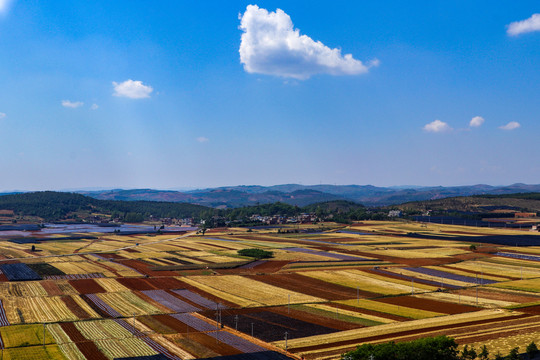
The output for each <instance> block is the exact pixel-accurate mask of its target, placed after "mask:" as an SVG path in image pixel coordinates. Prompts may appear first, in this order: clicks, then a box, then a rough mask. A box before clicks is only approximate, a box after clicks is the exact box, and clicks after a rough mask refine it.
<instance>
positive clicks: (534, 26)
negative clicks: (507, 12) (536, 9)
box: [506, 14, 540, 36]
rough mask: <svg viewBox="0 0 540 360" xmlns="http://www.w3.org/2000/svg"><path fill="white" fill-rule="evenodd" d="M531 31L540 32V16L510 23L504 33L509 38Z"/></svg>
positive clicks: (534, 15) (535, 15)
mask: <svg viewBox="0 0 540 360" xmlns="http://www.w3.org/2000/svg"><path fill="white" fill-rule="evenodd" d="M533 31H540V14H533V15H532V16H531V17H530V18H528V19H525V20H521V21H514V22H512V23H510V24H509V25H508V28H507V30H506V33H507V34H508V35H510V36H517V35H520V34H525V33H529V32H533Z"/></svg>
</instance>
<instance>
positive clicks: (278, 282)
mask: <svg viewBox="0 0 540 360" xmlns="http://www.w3.org/2000/svg"><path fill="white" fill-rule="evenodd" d="M252 278H253V279H254V280H257V281H261V282H264V283H266V284H270V285H274V286H279V287H281V288H284V289H289V290H292V291H298V292H301V293H303V294H307V295H312V296H318V297H321V298H324V299H327V300H344V299H353V298H356V297H357V295H358V294H360V296H361V297H376V296H378V294H376V293H372V292H369V291H364V290H361V291H359V290H358V291H357V289H353V288H350V287H347V286H342V285H339V284H333V283H330V282H327V281H323V280H319V279H316V278H311V277H308V276H303V275H301V273H291V274H275V275H258V276H253V277H252Z"/></svg>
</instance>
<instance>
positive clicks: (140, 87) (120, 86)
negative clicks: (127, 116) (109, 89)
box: [112, 79, 154, 99]
mask: <svg viewBox="0 0 540 360" xmlns="http://www.w3.org/2000/svg"><path fill="white" fill-rule="evenodd" d="M112 84H113V86H114V93H113V95H114V96H119V97H127V98H130V99H144V98H149V97H150V94H151V93H152V91H154V89H153V88H152V87H151V86H149V85H144V84H143V83H142V81H139V80H131V79H129V80H126V81H124V82H121V83H117V82H115V81H113V83H112Z"/></svg>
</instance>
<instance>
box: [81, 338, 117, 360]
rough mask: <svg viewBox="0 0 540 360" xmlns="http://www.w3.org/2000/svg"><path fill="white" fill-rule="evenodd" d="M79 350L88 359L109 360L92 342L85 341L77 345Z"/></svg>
mask: <svg viewBox="0 0 540 360" xmlns="http://www.w3.org/2000/svg"><path fill="white" fill-rule="evenodd" d="M76 345H77V348H79V350H80V351H81V352H82V353H83V355H84V356H85V357H86V358H87V359H92V360H109V359H108V358H107V357H106V356H105V355H103V353H102V352H101V351H99V349H98V347H97V346H96V344H94V343H93V342H92V341H84V342H80V343H76Z"/></svg>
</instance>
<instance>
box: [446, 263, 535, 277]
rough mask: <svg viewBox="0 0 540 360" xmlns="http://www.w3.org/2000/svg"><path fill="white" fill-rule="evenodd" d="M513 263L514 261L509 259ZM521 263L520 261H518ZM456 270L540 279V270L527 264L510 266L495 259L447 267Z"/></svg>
mask: <svg viewBox="0 0 540 360" xmlns="http://www.w3.org/2000/svg"><path fill="white" fill-rule="evenodd" d="M500 259H501V260H503V261H504V260H506V259H505V258H500ZM508 260H509V261H512V259H508ZM516 261H520V260H516ZM447 266H449V267H452V268H456V269H465V270H470V271H475V272H483V273H484V274H488V275H493V276H497V275H498V276H507V277H512V278H514V279H516V280H517V279H521V278H522V277H523V279H527V278H536V277H540V269H538V268H532V267H527V266H526V264H522V263H518V264H508V263H501V262H496V260H494V259H493V258H491V259H489V261H487V260H484V261H464V262H461V263H458V264H451V265H447Z"/></svg>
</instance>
